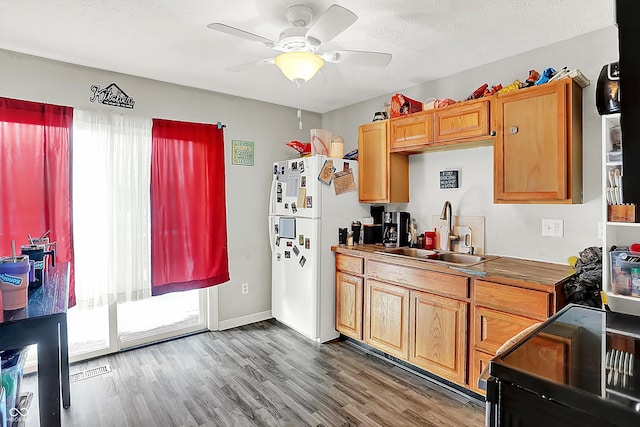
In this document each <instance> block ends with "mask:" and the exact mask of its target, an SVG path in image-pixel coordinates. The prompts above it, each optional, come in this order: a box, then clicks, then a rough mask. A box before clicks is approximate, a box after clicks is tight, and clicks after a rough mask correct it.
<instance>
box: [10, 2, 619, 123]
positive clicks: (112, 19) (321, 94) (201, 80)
mask: <svg viewBox="0 0 640 427" xmlns="http://www.w3.org/2000/svg"><path fill="white" fill-rule="evenodd" d="M296 3H303V4H307V5H309V6H311V7H312V8H313V10H314V11H315V14H316V17H317V16H319V15H320V14H321V13H322V12H323V11H324V10H326V9H327V8H328V7H329V6H330V5H331V4H332V3H333V2H332V1H324V0H314V1H298V2H296V1H295V0H293V1H292V0H0V48H1V49H6V50H11V51H16V52H22V53H26V54H31V55H36V56H41V57H45V58H50V59H55V60H59V61H64V62H69V63H73V64H79V65H85V66H90V67H95V68H101V69H105V70H110V71H116V72H120V73H126V74H131V75H135V76H141V77H147V78H151V79H156V80H160V81H165V82H171V83H177V84H180V85H185V86H192V87H196V88H201V89H206V90H211V91H215V92H222V93H227V94H231V95H236V96H241V97H246V98H252V99H257V100H261V101H266V102H272V103H275V104H281V105H287V106H291V107H297V105H298V92H297V89H296V86H295V84H294V83H292V82H290V81H289V80H287V79H286V78H285V77H284V76H283V75H282V74H281V73H280V71H279V70H278V69H277V68H276V67H275V66H274V65H272V64H261V65H259V66H256V67H253V68H249V69H246V70H243V71H237V72H233V71H228V70H227V68H229V67H233V66H236V65H239V64H244V63H248V62H252V61H258V60H260V59H263V58H272V57H274V56H275V54H277V52H276V51H273V50H271V49H268V48H267V47H265V46H264V45H261V44H260V43H256V42H252V41H247V40H243V39H240V38H236V37H232V36H230V35H227V34H223V33H220V32H216V31H213V30H210V29H208V28H207V24H209V23H212V22H222V23H225V24H228V25H231V26H235V27H239V28H242V29H244V30H246V31H249V32H252V33H255V34H258V35H261V36H263V37H266V38H269V39H276V40H277V38H278V35H279V33H280V31H282V30H283V29H284V28H286V27H288V23H287V21H286V18H285V15H284V11H285V9H286V8H287V7H288V6H291V5H292V4H296ZM339 4H340V5H341V6H344V7H346V8H347V9H350V10H351V11H353V12H354V13H355V14H356V15H357V16H358V20H357V21H356V22H355V23H354V24H353V25H352V26H351V27H349V28H348V29H347V30H345V31H344V32H343V33H341V34H339V35H338V36H337V37H335V38H334V39H333V40H331V41H329V42H328V43H325V44H323V45H322V50H323V51H328V50H340V49H350V50H373V51H379V52H388V53H391V54H393V59H392V61H391V63H390V64H389V65H388V66H387V67H386V68H382V69H379V68H371V67H362V66H353V65H349V64H346V63H342V64H333V63H328V64H326V65H325V67H324V68H323V69H322V70H321V74H320V75H318V76H316V77H314V78H313V79H312V80H310V81H308V82H307V83H305V84H304V85H303V87H302V107H303V109H305V110H309V111H315V112H319V113H324V112H327V111H331V110H334V109H336V108H340V107H344V106H347V105H351V104H353V103H356V102H360V101H363V100H367V99H371V98H374V97H376V96H380V95H384V94H387V93H390V92H394V91H398V90H401V89H405V88H408V87H411V86H414V85H417V84H420V83H423V82H426V81H430V80H434V79H437V78H440V77H443V76H447V75H451V74H454V73H457V72H459V71H463V70H466V69H469V68H473V67H476V66H479V65H481V64H486V63H489V62H493V61H496V60H498V59H501V58H505V57H509V56H513V55H516V54H518V53H520V52H524V51H527V50H531V49H534V48H536V47H540V46H544V45H548V44H551V43H554V42H557V41H560V40H565V39H568V38H571V37H575V36H577V35H580V34H584V33H588V32H591V31H595V30H598V29H600V28H604V27H607V26H610V25H613V23H614V0H412V1H411V0H341V1H340V2H339ZM585 49H588V47H587V46H585ZM0 75H1V70H0Z"/></svg>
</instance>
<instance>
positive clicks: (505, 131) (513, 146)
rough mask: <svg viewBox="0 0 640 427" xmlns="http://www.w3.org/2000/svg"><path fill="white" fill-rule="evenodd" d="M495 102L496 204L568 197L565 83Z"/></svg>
mask: <svg viewBox="0 0 640 427" xmlns="http://www.w3.org/2000/svg"><path fill="white" fill-rule="evenodd" d="M569 83H570V81H569ZM496 103H497V109H498V118H497V121H498V137H497V139H496V143H495V150H494V169H495V170H494V186H495V188H494V197H495V200H496V202H500V201H521V202H526V201H530V202H536V201H538V202H541V201H547V202H553V201H564V200H567V199H568V198H570V195H569V194H568V193H569V188H570V182H569V179H570V174H569V170H568V169H569V162H570V153H569V139H568V122H569V120H568V116H567V114H568V108H567V85H566V84H564V83H562V82H560V83H559V84H545V85H542V86H537V87H534V88H528V89H522V90H521V91H515V92H510V93H508V94H505V95H498V97H497V102H496ZM575 167H579V166H578V165H575Z"/></svg>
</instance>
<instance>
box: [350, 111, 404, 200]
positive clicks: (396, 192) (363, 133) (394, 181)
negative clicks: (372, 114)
mask: <svg viewBox="0 0 640 427" xmlns="http://www.w3.org/2000/svg"><path fill="white" fill-rule="evenodd" d="M388 137H389V120H380V121H377V122H373V123H368V124H366V125H362V126H360V127H359V128H358V170H359V172H358V187H359V189H358V191H359V197H360V202H362V203H407V202H409V158H408V156H407V155H406V154H390V153H389V138H388Z"/></svg>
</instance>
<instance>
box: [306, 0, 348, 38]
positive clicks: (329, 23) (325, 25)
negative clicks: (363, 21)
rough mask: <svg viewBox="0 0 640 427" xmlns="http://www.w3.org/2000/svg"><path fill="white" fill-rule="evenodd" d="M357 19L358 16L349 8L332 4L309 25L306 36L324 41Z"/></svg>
mask: <svg viewBox="0 0 640 427" xmlns="http://www.w3.org/2000/svg"><path fill="white" fill-rule="evenodd" d="M357 19H358V16H357V15H356V14H355V13H353V12H351V11H350V10H349V9H345V8H344V7H342V6H339V5H337V4H332V5H331V6H330V7H329V9H327V10H325V11H324V13H323V14H322V15H320V17H319V18H318V19H317V20H316V22H314V23H313V24H312V25H311V27H310V28H309V31H307V38H314V39H316V40H319V41H320V42H321V43H326V42H328V41H329V40H331V39H333V38H334V37H335V36H337V35H338V34H340V33H341V32H343V31H344V30H346V29H347V28H349V27H350V26H351V24H353V23H354V22H356V20H357Z"/></svg>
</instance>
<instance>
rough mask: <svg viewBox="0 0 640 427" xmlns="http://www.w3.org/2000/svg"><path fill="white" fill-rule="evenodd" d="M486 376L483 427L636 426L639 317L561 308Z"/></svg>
mask: <svg viewBox="0 0 640 427" xmlns="http://www.w3.org/2000/svg"><path fill="white" fill-rule="evenodd" d="M489 373H490V376H489V378H488V380H487V383H486V390H487V403H488V408H487V415H488V421H489V425H490V426H516V425H517V426H522V427H526V426H541V425H544V426H545V427H555V426H567V425H582V426H598V427H604V426H632V425H640V317H638V316H631V315H628V314H623V313H614V312H609V311H604V310H600V309H596V308H590V307H584V306H578V305H570V306H567V307H565V308H564V309H562V310H561V311H559V312H558V313H557V314H556V315H555V316H553V317H552V318H550V319H548V320H547V321H546V322H544V323H543V324H542V325H540V327H538V328H537V329H535V330H533V331H531V333H529V334H528V335H527V336H526V337H524V338H523V339H522V340H520V341H519V342H517V343H516V344H515V345H514V346H513V347H511V348H510V349H509V350H507V351H505V352H504V353H502V354H500V355H498V356H496V357H494V358H493V359H492V360H491V362H490V363H489Z"/></svg>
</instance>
